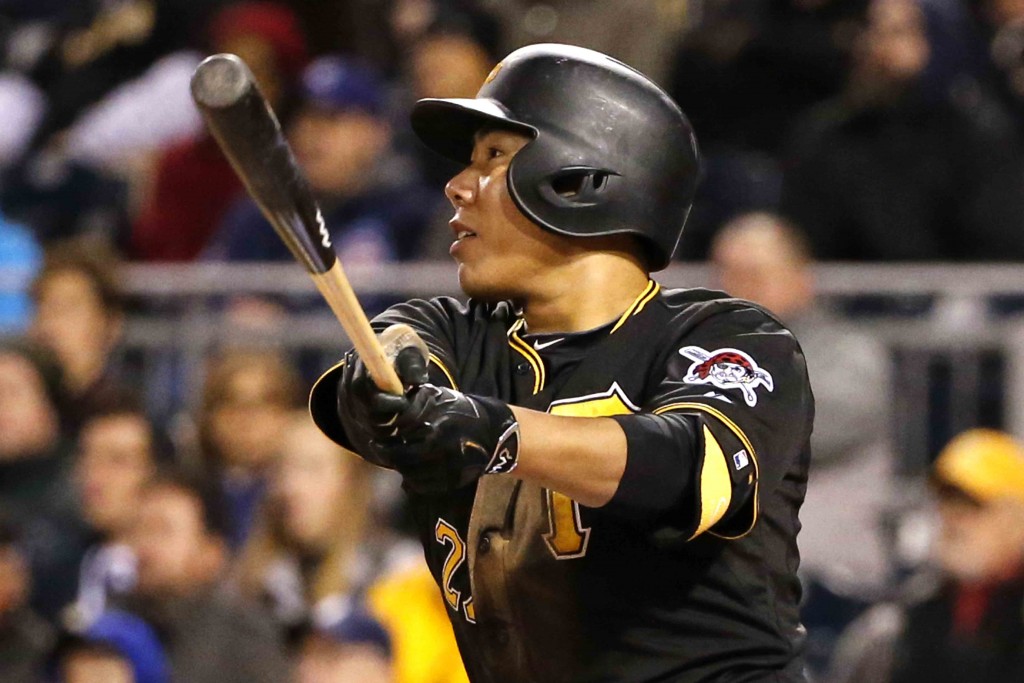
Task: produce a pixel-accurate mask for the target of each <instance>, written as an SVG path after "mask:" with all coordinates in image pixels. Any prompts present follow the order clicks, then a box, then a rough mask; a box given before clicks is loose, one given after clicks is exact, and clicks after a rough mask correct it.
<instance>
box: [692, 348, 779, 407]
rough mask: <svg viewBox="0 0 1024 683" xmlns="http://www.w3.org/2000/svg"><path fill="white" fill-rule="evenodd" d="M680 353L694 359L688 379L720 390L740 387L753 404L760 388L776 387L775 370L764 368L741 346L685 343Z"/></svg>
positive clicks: (748, 400)
mask: <svg viewBox="0 0 1024 683" xmlns="http://www.w3.org/2000/svg"><path fill="white" fill-rule="evenodd" d="M679 353H680V355H682V356H685V357H687V358H689V359H690V360H692V361H693V364H692V365H691V366H690V369H689V370H687V372H686V376H685V377H684V378H683V381H684V382H690V383H692V384H711V385H713V386H716V387H718V388H720V389H739V390H740V392H742V394H743V400H744V401H745V402H746V404H747V405H748V406H750V407H754V406H756V405H757V392H756V391H755V390H756V389H757V388H758V387H764V388H765V389H767V390H768V391H774V390H775V381H774V380H773V379H772V376H771V373H769V372H768V371H767V370H764V369H762V368H761V367H760V366H759V365H758V364H757V363H756V362H755V361H754V359H753V358H751V357H750V356H749V355H747V354H746V353H744V352H743V351H740V350H738V349H715V350H714V351H706V350H704V349H702V348H700V347H699V346H684V347H683V348H681V349H679Z"/></svg>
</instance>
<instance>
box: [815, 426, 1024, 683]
mask: <svg viewBox="0 0 1024 683" xmlns="http://www.w3.org/2000/svg"><path fill="white" fill-rule="evenodd" d="M932 480H933V483H934V491H935V493H936V496H937V499H938V510H937V513H938V522H939V533H938V535H937V537H936V543H935V549H934V563H935V567H934V569H933V570H931V571H929V570H926V571H925V572H923V573H922V574H921V575H919V576H917V577H915V578H914V579H913V580H911V581H910V582H909V583H908V585H907V587H906V589H905V590H904V591H903V592H902V595H901V596H900V598H899V599H898V600H897V601H895V602H893V603H891V604H882V605H879V606H877V607H874V608H872V609H871V610H870V611H869V612H868V613H867V614H865V615H864V616H863V617H861V618H860V619H858V621H857V622H855V623H854V624H853V625H852V626H851V627H850V629H849V631H848V632H847V633H846V634H844V636H843V640H842V642H841V643H840V647H839V649H838V651H837V656H836V661H835V666H834V667H833V672H832V675H831V676H830V677H829V678H828V679H827V680H829V681H831V682H834V683H847V682H849V683H853V682H854V681H856V683H903V682H907V683H910V682H911V681H914V682H916V681H929V683H953V682H954V681H955V682H957V683H960V682H961V681H971V682H972V683H1004V682H1005V681H1019V680H1024V637H1022V634H1024V446H1022V445H1021V444H1020V443H1019V442H1018V441H1017V440H1015V439H1013V438H1012V437H1010V436H1009V435H1008V434H1005V433H1002V432H996V431H993V430H987V429H976V430H971V431H968V432H965V433H963V434H961V435H959V436H957V437H956V438H954V439H953V440H952V441H951V442H950V443H949V444H948V445H947V446H946V448H945V449H944V450H943V452H942V453H941V454H940V455H939V458H938V459H937V460H936V462H935V465H934V467H933V470H932Z"/></svg>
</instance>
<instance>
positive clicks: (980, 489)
mask: <svg viewBox="0 0 1024 683" xmlns="http://www.w3.org/2000/svg"><path fill="white" fill-rule="evenodd" d="M935 476H936V477H938V478H939V480H941V481H943V482H946V483H948V484H952V485H953V486H955V487H957V488H959V489H962V490H963V491H965V492H967V493H968V494H970V495H971V496H972V497H974V498H976V499H978V500H980V501H982V502H988V501H992V500H996V499H1000V498H1011V499H1015V500H1018V501H1020V502H1024V446H1022V445H1021V444H1020V443H1019V442H1018V441H1017V440H1016V439H1014V438H1013V437H1011V436H1010V435H1009V434H1006V433H1004V432H999V431H996V430H994V429H971V430H969V431H966V432H963V433H962V434H960V435H959V436H957V437H955V438H954V439H953V440H952V441H950V442H949V443H948V444H947V445H946V447H945V448H944V449H943V450H942V453H940V454H939V457H938V459H937V460H936V461H935Z"/></svg>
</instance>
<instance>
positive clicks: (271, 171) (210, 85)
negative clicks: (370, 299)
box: [191, 54, 337, 275]
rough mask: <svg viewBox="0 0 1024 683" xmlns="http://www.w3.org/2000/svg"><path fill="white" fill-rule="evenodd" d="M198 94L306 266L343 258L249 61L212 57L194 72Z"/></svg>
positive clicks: (253, 190) (321, 269) (323, 268)
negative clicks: (336, 249) (339, 255)
mask: <svg viewBox="0 0 1024 683" xmlns="http://www.w3.org/2000/svg"><path fill="white" fill-rule="evenodd" d="M191 87H192V99H193V100H194V101H195V103H196V106H197V107H198V108H199V111H200V112H201V113H202V115H203V118H204V119H205V120H206V125H207V128H208V129H209V130H210V132H211V133H212V134H213V136H214V137H215V138H216V139H217V142H218V143H219V144H220V147H221V149H222V150H223V151H224V154H225V156H226V157H227V158H228V161H230V162H231V165H232V166H233V167H234V169H235V172H236V173H237V174H238V176H239V177H240V178H241V179H242V182H244V183H245V186H246V188H247V189H248V190H249V194H250V195H251V196H252V197H253V199H255V200H256V203H257V204H258V205H259V207H260V210H261V211H262V212H263V215H264V216H266V218H267V220H269V221H270V224H271V225H272V226H274V230H276V231H277V233H278V235H279V236H280V237H281V239H282V240H283V241H284V243H285V244H286V245H287V246H288V249H289V250H290V251H291V252H292V255H294V256H295V258H296V259H297V260H298V261H299V262H300V263H302V264H303V265H304V266H305V267H306V269H307V270H308V271H309V272H310V273H312V274H314V275H321V274H323V273H326V272H327V271H329V270H330V269H331V267H332V266H333V265H334V263H335V261H336V260H337V256H336V255H335V253H334V249H333V247H332V246H331V239H330V234H329V233H328V231H327V227H326V226H325V225H324V220H323V216H322V215H321V214H320V209H319V208H318V207H317V203H316V201H315V200H314V198H313V193H312V191H311V190H310V188H309V183H308V182H306V179H305V177H304V176H303V174H302V172H301V171H300V170H299V165H298V163H297V162H296V161H295V157H294V156H293V155H292V151H291V148H290V147H289V146H288V143H287V141H286V140H285V137H284V134H283V133H282V132H281V125H280V124H279V123H278V121H277V117H276V116H275V115H274V112H273V111H272V110H271V109H270V106H269V105H268V104H267V101H266V99H265V98H264V96H263V94H262V93H261V92H260V90H259V86H258V85H257V84H256V80H255V78H254V77H253V75H252V72H251V71H250V70H249V67H248V66H246V64H245V62H243V61H242V60H241V59H239V58H238V57H237V56H235V55H231V54H219V55H213V56H212V57H207V58H206V59H205V60H203V62H202V63H201V64H200V65H199V66H198V67H196V70H195V73H194V74H193V75H192V84H191Z"/></svg>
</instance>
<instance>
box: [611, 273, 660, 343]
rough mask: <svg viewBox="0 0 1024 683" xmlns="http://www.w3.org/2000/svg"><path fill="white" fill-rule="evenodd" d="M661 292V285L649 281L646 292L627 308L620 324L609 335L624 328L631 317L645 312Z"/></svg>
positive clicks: (616, 324)
mask: <svg viewBox="0 0 1024 683" xmlns="http://www.w3.org/2000/svg"><path fill="white" fill-rule="evenodd" d="M659 291H661V285H659V284H658V283H657V282H655V281H654V280H648V281H647V286H646V287H644V291H642V292H640V295H639V296H638V297H637V298H636V299H634V300H633V303H631V304H630V305H629V308H627V309H626V310H625V312H624V313H623V314H622V316H621V317H619V320H618V322H616V323H615V327H613V328H612V331H611V332H609V333H608V334H615V332H616V330H618V329H619V328H620V327H622V326H623V325H624V324H625V322H626V321H627V320H628V319H629V318H630V316H634V315H636V314H637V313H639V312H640V311H642V310H644V306H646V305H647V304H649V303H650V302H651V300H652V299H654V297H656V296H657V295H658V292H659Z"/></svg>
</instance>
